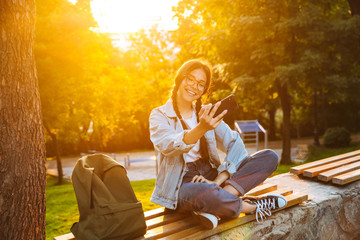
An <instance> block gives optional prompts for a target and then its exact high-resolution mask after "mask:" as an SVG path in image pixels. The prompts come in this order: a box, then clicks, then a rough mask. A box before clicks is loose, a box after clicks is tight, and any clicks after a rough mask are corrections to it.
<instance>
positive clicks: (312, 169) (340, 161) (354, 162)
mask: <svg viewBox="0 0 360 240" xmlns="http://www.w3.org/2000/svg"><path fill="white" fill-rule="evenodd" d="M359 169H360V150H357V151H353V152H349V153H345V154H341V155H338V156H334V157H329V158H326V159H322V160H318V161H314V162H310V163H306V164H303V165H300V166H296V167H292V168H291V169H290V172H291V173H293V174H296V175H302V176H304V177H306V178H312V179H315V180H320V181H323V182H332V183H333V184H337V185H344V184H347V183H350V182H353V181H356V180H359V179H360V170H359Z"/></svg>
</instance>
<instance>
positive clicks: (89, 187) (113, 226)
mask: <svg viewBox="0 0 360 240" xmlns="http://www.w3.org/2000/svg"><path fill="white" fill-rule="evenodd" d="M71 180H72V183H73V186H74V190H75V194H76V199H77V202H78V208H79V212H80V218H79V222H76V223H74V224H73V226H72V227H71V232H72V233H73V234H74V236H75V237H76V239H79V240H82V239H84V240H85V239H86V240H93V239H94V240H95V239H96V240H98V239H117V240H118V239H119V240H120V239H134V238H136V237H139V236H143V235H144V234H145V233H146V223H145V217H144V212H143V210H142V205H141V202H140V201H138V200H137V199H136V196H135V194H134V191H133V189H132V187H131V185H130V181H129V178H128V177H127V175H126V169H125V168H124V167H123V166H122V165H121V164H119V163H118V162H116V161H115V160H113V159H112V158H110V157H108V156H106V155H104V154H93V155H88V156H84V157H82V158H80V159H79V160H78V161H77V163H76V165H75V168H74V171H73V173H72V176H71Z"/></svg>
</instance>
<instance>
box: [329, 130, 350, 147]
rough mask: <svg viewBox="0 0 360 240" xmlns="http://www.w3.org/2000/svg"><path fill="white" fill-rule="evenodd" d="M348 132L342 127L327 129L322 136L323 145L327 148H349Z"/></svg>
mask: <svg viewBox="0 0 360 240" xmlns="http://www.w3.org/2000/svg"><path fill="white" fill-rule="evenodd" d="M350 142H351V137H350V132H349V131H348V130H346V129H345V128H343V127H336V128H328V129H327V130H326V132H325V134H324V145H325V147H329V148H339V147H346V146H349V144H350Z"/></svg>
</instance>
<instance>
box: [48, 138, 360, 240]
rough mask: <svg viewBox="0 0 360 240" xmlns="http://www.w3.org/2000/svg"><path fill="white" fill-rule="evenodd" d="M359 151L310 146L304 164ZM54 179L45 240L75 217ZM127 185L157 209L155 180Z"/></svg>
mask: <svg viewBox="0 0 360 240" xmlns="http://www.w3.org/2000/svg"><path fill="white" fill-rule="evenodd" d="M357 149H360V142H355V143H352V144H351V145H350V146H349V147H346V148H338V149H328V148H325V147H310V155H309V160H308V161H315V160H318V159H323V158H327V157H330V156H334V155H339V154H342V153H345V152H350V151H355V150H357ZM292 166H295V165H290V166H289V165H279V167H278V169H277V170H276V171H275V172H274V174H273V175H272V176H274V175H277V174H281V173H286V172H289V170H290V168H291V167H292ZM56 182H57V179H56V178H53V177H48V179H47V187H46V239H49V240H50V239H53V238H54V237H55V236H59V235H62V234H65V233H69V232H70V227H71V226H72V224H73V223H74V222H76V221H77V220H78V218H79V213H78V209H77V202H76V197H75V193H74V190H73V187H72V185H71V183H68V182H66V183H64V184H62V185H56ZM131 185H132V187H133V189H134V191H135V194H136V196H137V198H138V199H139V200H140V201H141V202H142V204H143V209H144V211H148V210H151V209H154V208H158V207H160V206H159V205H156V204H154V203H152V202H150V196H151V194H152V190H153V188H154V186H155V179H151V180H143V181H133V182H131Z"/></svg>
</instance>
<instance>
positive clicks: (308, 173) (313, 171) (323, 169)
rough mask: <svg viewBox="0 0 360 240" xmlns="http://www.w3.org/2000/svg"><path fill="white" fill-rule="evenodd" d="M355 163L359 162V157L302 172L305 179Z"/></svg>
mask: <svg viewBox="0 0 360 240" xmlns="http://www.w3.org/2000/svg"><path fill="white" fill-rule="evenodd" d="M357 161H360V156H356V157H352V158H348V159H344V160H340V161H336V162H333V163H329V164H326V165H323V166H319V167H315V168H310V169H306V170H305V171H304V172H303V175H304V176H305V177H316V176H318V175H319V174H320V173H322V172H326V171H328V170H331V169H334V168H337V167H341V166H343V165H346V164H349V163H353V162H357Z"/></svg>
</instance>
